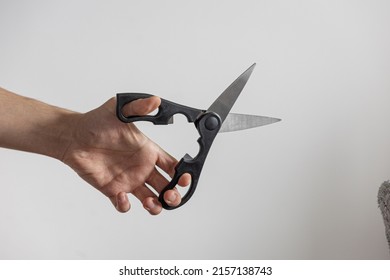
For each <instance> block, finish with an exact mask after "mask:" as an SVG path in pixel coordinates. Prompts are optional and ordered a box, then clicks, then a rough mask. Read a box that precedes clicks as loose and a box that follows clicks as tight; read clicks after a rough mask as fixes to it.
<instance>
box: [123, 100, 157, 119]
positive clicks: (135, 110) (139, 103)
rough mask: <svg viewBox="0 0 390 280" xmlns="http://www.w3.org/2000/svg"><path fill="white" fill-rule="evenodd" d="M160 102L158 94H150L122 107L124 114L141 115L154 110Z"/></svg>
mask: <svg viewBox="0 0 390 280" xmlns="http://www.w3.org/2000/svg"><path fill="white" fill-rule="evenodd" d="M160 104H161V99H160V97H158V96H152V97H149V98H144V99H137V100H134V101H132V102H130V103H128V104H126V105H125V106H124V107H123V114H124V115H125V116H143V115H147V114H149V113H151V112H153V111H154V110H156V109H157V108H158V107H159V106H160Z"/></svg>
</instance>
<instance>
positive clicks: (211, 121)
mask: <svg viewBox="0 0 390 280" xmlns="http://www.w3.org/2000/svg"><path fill="white" fill-rule="evenodd" d="M151 96H152V95H150V94H145V93H119V94H117V116H118V118H119V119H120V120H121V121H123V122H126V123H130V122H135V121H150V122H152V123H154V124H169V123H171V122H170V121H171V118H172V117H173V115H175V114H183V115H185V116H186V117H187V120H188V121H189V122H194V123H195V126H196V128H197V130H198V132H199V135H200V137H199V139H198V140H197V141H198V143H199V146H200V148H199V152H198V154H197V155H196V157H194V158H192V157H191V156H190V155H188V154H186V155H185V156H184V157H183V158H182V159H181V160H180V161H179V163H178V164H177V165H176V167H175V174H174V176H173V178H172V180H171V181H170V182H169V184H168V185H167V186H166V187H165V188H164V189H163V190H162V191H161V193H160V194H159V198H158V199H159V201H160V202H161V204H162V206H163V208H164V209H167V210H172V209H176V208H179V207H180V206H183V205H184V204H185V203H186V202H187V201H188V200H189V199H190V198H191V196H192V195H193V194H194V192H195V190H196V187H197V185H198V181H199V177H200V174H201V172H202V168H203V165H204V162H205V160H206V157H207V154H208V152H209V150H210V147H211V145H212V143H213V141H214V139H215V137H216V135H217V134H218V132H219V130H220V128H221V125H222V121H221V119H220V117H219V116H218V114H216V113H214V112H206V111H204V110H199V109H195V108H191V107H187V106H183V105H180V104H177V103H174V102H171V101H168V100H165V99H161V105H160V106H159V111H158V112H157V114H156V115H155V116H125V115H123V112H122V109H123V106H125V105H126V104H127V103H130V102H132V101H135V100H137V99H141V98H148V97H151ZM185 173H189V174H190V175H191V185H190V186H189V189H188V191H187V192H186V194H185V195H184V196H183V197H182V199H181V202H180V204H179V205H178V206H170V205H168V204H167V203H166V202H165V200H164V194H165V193H166V192H167V191H168V190H172V189H173V188H175V186H176V185H177V184H178V182H179V179H180V177H181V176H182V175H183V174H185Z"/></svg>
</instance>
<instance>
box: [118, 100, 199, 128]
mask: <svg viewBox="0 0 390 280" xmlns="http://www.w3.org/2000/svg"><path fill="white" fill-rule="evenodd" d="M152 96H153V95H150V94H146V93H118V94H117V95H116V104H117V105H116V114H117V117H118V118H119V119H120V120H121V121H122V122H126V123H130V122H136V121H148V122H152V123H154V124H159V125H160V124H170V123H172V117H173V115H175V114H183V115H185V116H186V117H187V120H188V122H194V121H195V120H196V118H197V117H198V116H199V114H201V113H202V112H203V110H199V109H195V108H191V107H187V106H184V105H181V104H177V103H174V102H171V101H168V100H165V99H162V98H161V104H160V106H159V107H158V109H159V110H158V112H157V114H156V115H155V116H149V115H146V116H125V115H124V114H123V112H122V109H123V107H124V106H125V105H126V104H127V103H130V102H132V101H135V100H137V99H145V98H149V97H152Z"/></svg>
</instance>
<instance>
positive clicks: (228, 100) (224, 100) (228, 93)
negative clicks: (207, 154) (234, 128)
mask: <svg viewBox="0 0 390 280" xmlns="http://www.w3.org/2000/svg"><path fill="white" fill-rule="evenodd" d="M255 66H256V63H254V64H253V65H252V66H251V67H249V68H248V69H247V70H246V71H245V72H244V73H242V74H241V76H239V77H238V78H237V79H236V80H235V81H234V82H233V83H232V84H231V85H230V86H229V87H228V88H227V89H225V91H224V92H222V94H221V95H220V96H219V97H218V98H217V99H216V100H215V101H214V103H213V104H211V106H210V108H208V111H211V112H215V113H217V114H218V115H219V116H220V118H221V120H222V123H223V122H224V121H225V119H226V117H227V115H228V114H229V112H230V110H231V109H232V107H233V105H234V103H235V102H236V100H237V98H238V96H239V95H240V93H241V91H242V89H243V88H244V86H245V84H246V82H247V81H248V79H249V77H250V75H251V74H252V71H253V69H254V68H255Z"/></svg>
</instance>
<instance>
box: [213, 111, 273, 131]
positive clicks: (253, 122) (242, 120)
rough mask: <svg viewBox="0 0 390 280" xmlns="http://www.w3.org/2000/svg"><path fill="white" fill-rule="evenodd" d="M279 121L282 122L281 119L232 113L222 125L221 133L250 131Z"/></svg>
mask: <svg viewBox="0 0 390 280" xmlns="http://www.w3.org/2000/svg"><path fill="white" fill-rule="evenodd" d="M278 121H280V119H277V118H271V117H263V116H254V115H243V114H233V113H230V114H229V115H228V116H227V117H226V120H225V121H224V123H223V124H222V127H221V129H220V130H219V132H231V131H236V130H243V129H249V128H253V127H258V126H263V125H267V124H272V123H276V122H278Z"/></svg>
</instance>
